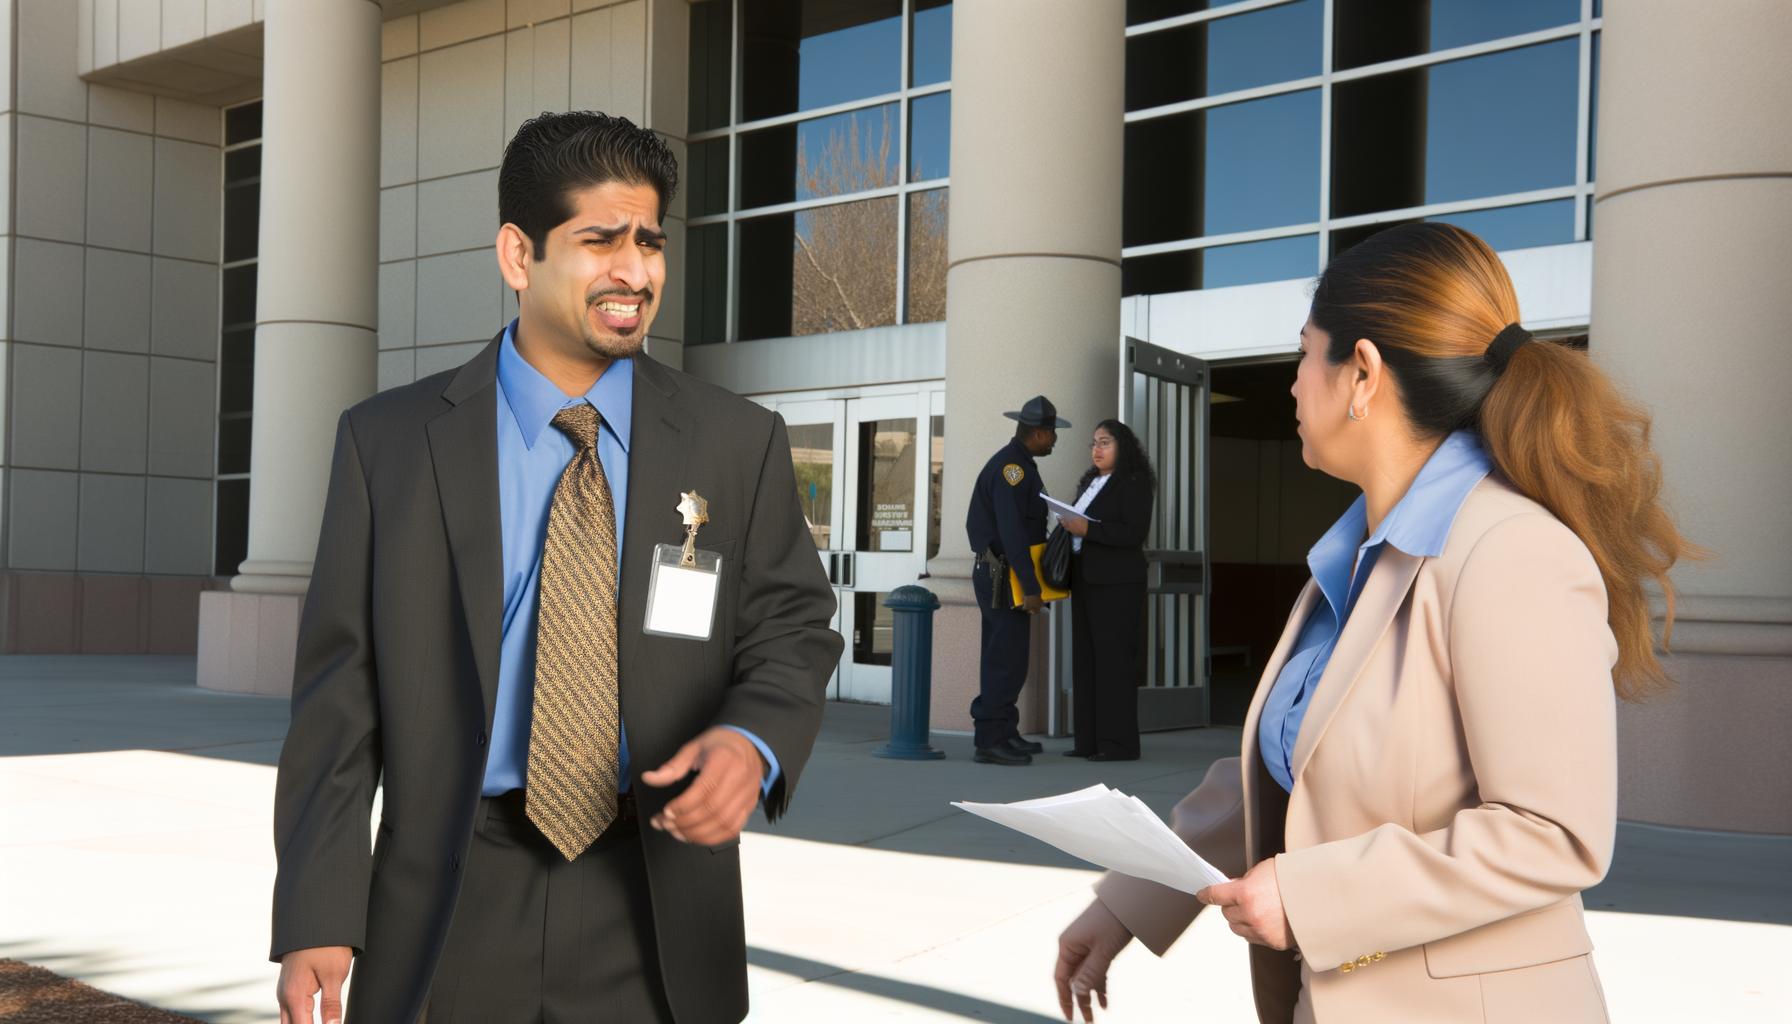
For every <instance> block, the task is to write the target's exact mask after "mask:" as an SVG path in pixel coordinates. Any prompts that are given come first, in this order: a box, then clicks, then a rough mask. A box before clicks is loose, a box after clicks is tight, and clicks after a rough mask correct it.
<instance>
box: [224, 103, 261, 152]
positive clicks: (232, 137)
mask: <svg viewBox="0 0 1792 1024" xmlns="http://www.w3.org/2000/svg"><path fill="white" fill-rule="evenodd" d="M259 138H261V103H260V101H257V102H255V103H245V104H243V105H242V106H240V107H231V108H230V109H229V110H226V111H225V112H224V144H225V145H226V146H231V145H235V144H236V143H239V142H249V141H251V140H253V139H259Z"/></svg>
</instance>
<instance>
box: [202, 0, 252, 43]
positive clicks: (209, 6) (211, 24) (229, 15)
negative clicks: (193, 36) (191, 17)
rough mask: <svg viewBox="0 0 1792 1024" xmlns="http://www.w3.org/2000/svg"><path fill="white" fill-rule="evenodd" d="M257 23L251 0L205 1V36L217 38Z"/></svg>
mask: <svg viewBox="0 0 1792 1024" xmlns="http://www.w3.org/2000/svg"><path fill="white" fill-rule="evenodd" d="M254 22H255V5H254V4H253V3H251V2H250V0H205V34H206V35H208V36H215V35H218V34H219V33H222V32H229V31H230V30H231V29H236V28H242V27H244V26H246V25H250V24H253V23H254Z"/></svg>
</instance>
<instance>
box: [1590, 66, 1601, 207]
mask: <svg viewBox="0 0 1792 1024" xmlns="http://www.w3.org/2000/svg"><path fill="white" fill-rule="evenodd" d="M1600 35H1601V33H1599V32H1595V33H1593V67H1592V69H1591V70H1592V73H1593V77H1592V86H1593V87H1592V90H1591V91H1590V92H1589V93H1588V95H1587V180H1588V181H1596V180H1597V179H1596V178H1594V176H1593V168H1594V166H1595V165H1596V163H1597V158H1598V156H1599V37H1600Z"/></svg>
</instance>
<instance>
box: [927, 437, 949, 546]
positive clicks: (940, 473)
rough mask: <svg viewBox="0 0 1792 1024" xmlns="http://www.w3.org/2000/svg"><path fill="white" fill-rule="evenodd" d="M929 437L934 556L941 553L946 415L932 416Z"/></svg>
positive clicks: (930, 529)
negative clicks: (941, 502)
mask: <svg viewBox="0 0 1792 1024" xmlns="http://www.w3.org/2000/svg"><path fill="white" fill-rule="evenodd" d="M929 437H930V438H931V440H932V446H931V460H932V461H931V464H930V467H931V468H930V470H929V472H928V485H927V487H928V491H929V492H930V496H929V498H928V500H927V508H928V515H927V557H928V558H933V557H935V556H937V555H938V554H939V553H940V500H941V498H942V496H943V494H944V489H945V487H944V482H945V478H946V417H944V416H934V417H931V418H930V422H929Z"/></svg>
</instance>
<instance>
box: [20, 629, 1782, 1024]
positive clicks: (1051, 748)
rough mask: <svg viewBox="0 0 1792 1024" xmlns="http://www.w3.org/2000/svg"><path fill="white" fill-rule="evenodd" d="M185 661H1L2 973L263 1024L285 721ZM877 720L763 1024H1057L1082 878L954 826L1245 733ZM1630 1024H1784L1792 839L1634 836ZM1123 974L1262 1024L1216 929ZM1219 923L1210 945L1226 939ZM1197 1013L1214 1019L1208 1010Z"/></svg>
mask: <svg viewBox="0 0 1792 1024" xmlns="http://www.w3.org/2000/svg"><path fill="white" fill-rule="evenodd" d="M193 671H194V669H193V661H192V659H190V658H106V657H82V658H72V657H71V658H32V657H11V658H0V958H13V959H18V960H24V961H28V962H31V963H35V964H39V965H42V966H44V967H48V968H51V969H53V970H55V971H58V972H60V973H62V974H65V975H69V976H72V977H75V978H78V979H80V980H82V981H85V982H87V983H89V984H92V985H95V986H97V987H99V988H102V989H106V990H109V991H113V992H117V993H120V994H123V995H127V996H130V997H131V998H134V999H140V1000H143V1001H145V1002H148V1003H151V1004H153V1005H156V1006H161V1007H165V1008H168V1009H171V1010H177V1011H180V1012H183V1013H188V1014H191V1015H193V1016H196V1017H199V1018H202V1019H204V1020H209V1021H215V1022H219V1024H239V1022H241V1024H246V1022H251V1021H255V1022H260V1021H272V1020H274V1019H276V1014H275V1013H274V1012H273V1011H272V1006H273V1002H272V993H273V987H274V977H275V968H274V967H273V966H272V965H270V964H267V963H265V962H264V957H265V951H266V947H267V921H268V894H269V889H270V885H271V882H272V877H273V851H272V843H271V839H270V835H271V827H272V826H271V814H272V793H273V776H274V772H273V768H272V765H273V763H274V760H275V758H276V756H277V754H278V751H279V746H280V738H281V736H282V734H283V733H284V731H285V725H286V703H285V701H283V700H277V699H270V698H260V697H243V696H233V695H225V694H214V693H207V692H204V691H201V690H199V689H198V688H197V687H195V686H194V685H193V684H192V679H193ZM887 714H888V712H887V709H883V708H874V707H864V706H855V705H833V706H831V707H830V708H829V712H828V717H827V722H826V725H825V727H824V729H823V733H822V737H821V740H820V742H819V743H818V745H817V747H816V751H815V755H814V757H813V758H812V759H811V762H810V765H809V768H808V770H807V772H806V773H805V775H804V777H803V780H802V785H801V787H800V789H799V791H798V793H797V798H796V803H795V805H794V807H793V809H792V812H791V814H790V815H789V817H788V819H787V821H786V822H785V823H782V824H780V825H779V826H778V827H777V828H776V829H768V828H766V827H765V826H764V825H763V824H757V825H755V826H754V831H753V832H752V833H751V834H749V835H748V836H747V837H746V838H745V841H744V842H743V844H742V862H743V865H744V870H745V873H746V889H747V897H746V898H747V907H746V910H747V938H748V942H749V944H750V949H749V951H748V962H749V983H750V986H751V989H752V995H753V1006H754V1012H753V1016H752V1017H751V1018H750V1019H751V1020H752V1021H754V1022H756V1024H760V1022H763V1024H772V1022H776V1024H805V1022H816V1024H821V1022H827V1024H836V1022H840V1021H853V1022H855V1024H857V1022H861V1021H920V1022H948V1021H957V1022H962V1021H966V1020H983V1021H1005V1022H1016V1024H1019V1022H1043V1021H1047V1020H1052V1019H1056V1017H1055V999H1054V997H1053V995H1052V993H1051V985H1050V969H1051V964H1052V958H1053V956H1054V954H1055V950H1056V936H1057V933H1058V931H1059V930H1060V929H1061V928H1062V927H1063V926H1064V925H1065V923H1067V922H1068V921H1069V920H1070V919H1071V918H1072V917H1074V916H1075V914H1076V913H1077V912H1078V911H1079V910H1080V909H1081V908H1082V906H1083V905H1084V903H1085V901H1086V900H1087V899H1088V886H1089V884H1090V882H1091V881H1092V880H1093V878H1094V877H1095V876H1094V873H1093V872H1092V871H1090V870H1089V869H1088V867H1087V866H1086V865H1083V864H1080V863H1078V862H1076V861H1072V860H1070V859H1069V858H1066V857H1063V856H1061V855H1059V854H1057V853H1056V852H1055V851H1053V850H1051V849H1049V848H1047V847H1045V846H1043V845H1041V844H1038V843H1034V842H1032V841H1031V840H1028V839H1026V838H1024V837H1021V836H1019V835H1017V834H1014V833H1010V832H1008V831H1007V830H1005V829H1001V828H998V827H997V826H994V825H991V824H989V823H987V822H983V821H981V820H978V819H974V818H972V817H971V816H969V815H965V814H962V813H960V812H958V811H956V810H954V809H952V808H951V807H949V806H947V801H948V800H953V799H971V800H1016V799H1022V798H1025V797H1033V796H1043V795H1047V794H1052V793H1060V792H1064V791H1067V790H1071V789H1076V788H1080V787H1082V786H1086V785H1089V784H1091V783H1094V782H1098V781H1099V782H1106V783H1108V784H1110V785H1112V786H1115V787H1116V788H1119V789H1121V790H1124V791H1126V792H1129V793H1136V794H1137V795H1138V796H1139V797H1140V798H1141V799H1143V800H1145V801H1146V802H1147V803H1149V804H1151V805H1152V806H1153V807H1155V808H1157V809H1158V810H1159V811H1160V812H1167V811H1168V809H1169V807H1170V806H1171V805H1172V804H1174V803H1175V801H1176V800H1177V799H1178V798H1179V797H1180V796H1181V795H1182V793H1184V792H1186V790H1187V789H1188V788H1189V787H1190V786H1192V785H1193V784H1194V783H1195V782H1196V781H1197V780H1198V779H1199V777H1200V774H1201V772H1202V771H1204V770H1205V768H1206V766H1207V764H1208V763H1209V762H1210V761H1212V760H1213V759H1214V758H1216V757H1220V756H1224V755H1225V754H1226V753H1228V752H1229V751H1231V750H1235V749H1236V747H1237V741H1238V734H1237V731H1236V730H1226V729H1214V730H1195V731H1188V732H1180V733H1168V734H1159V735H1152V736H1147V737H1146V738H1145V757H1144V759H1143V760H1140V761H1138V762H1134V763H1127V764H1107V765H1091V764H1088V763H1086V762H1083V761H1078V760H1074V759H1068V758H1061V757H1058V756H1057V753H1056V752H1057V751H1058V750H1061V749H1064V747H1065V746H1066V745H1067V744H1066V742H1065V741H1048V742H1047V747H1048V750H1047V753H1046V755H1045V756H1044V757H1042V758H1040V759H1039V760H1038V762H1037V763H1036V764H1035V765H1034V766H1033V767H1031V768H1024V769H1004V768H997V767H993V766H987V765H977V764H973V763H972V762H971V761H970V758H969V754H970V749H969V746H970V744H969V740H968V738H967V737H962V736H950V735H946V736H936V737H935V743H936V744H937V745H939V746H941V747H942V748H943V749H945V750H946V751H947V753H948V754H949V755H950V756H949V757H948V758H947V759H946V760H944V761H934V762H892V761H886V760H881V759H878V758H873V757H871V756H870V752H871V750H872V749H874V748H875V747H876V746H877V745H878V743H880V742H881V741H882V739H883V738H884V728H885V724H886V721H887ZM1587 904H1588V907H1589V908H1591V909H1592V911H1593V913H1592V914H1591V915H1590V926H1591V928H1592V931H1593V936H1594V941H1595V942H1596V943H1597V945H1598V954H1597V956H1598V964H1599V969H1600V973H1601V975H1602V977H1603V978H1604V980H1605V986H1606V992H1607V996H1608V999H1609V1001H1610V1003H1611V1010H1612V1016H1613V1019H1614V1020H1616V1021H1623V1022H1663V1024H1666V1022H1676V1024H1678V1022H1684V1021H1723V1022H1726V1024H1731V1022H1747V1021H1784V1020H1789V1019H1792V980H1788V972H1787V971H1786V970H1785V965H1786V963H1787V962H1789V961H1792V838H1778V837H1751V836H1738V835H1724V834H1713V833H1697V832H1684V831H1678V830H1670V829H1659V828H1651V827H1647V826H1637V825H1626V826H1623V827H1622V828H1621V830H1620V835H1619V840H1618V855H1617V858H1616V863H1615V865H1614V868H1613V872H1612V877H1611V878H1610V879H1609V880H1608V881H1607V882H1606V883H1605V884H1603V885H1601V886H1600V887H1598V888H1597V889H1594V890H1591V891H1590V892H1589V893H1588V894H1587ZM1209 917H1211V915H1203V920H1201V921H1200V922H1199V923H1198V924H1197V925H1196V927H1195V928H1194V930H1193V931H1192V932H1191V933H1190V934H1189V935H1188V936H1186V937H1184V939H1183V940H1182V941H1181V942H1179V943H1178V944H1177V945H1176V946H1175V948H1173V949H1172V950H1171V952H1170V954H1169V956H1168V957H1166V958H1165V959H1164V960H1162V961H1159V960H1157V959H1156V958H1154V957H1152V956H1151V955H1150V954H1148V953H1146V952H1144V951H1143V950H1141V949H1139V948H1137V947H1134V948H1133V949H1132V950H1130V951H1128V952H1127V953H1125V954H1123V955H1122V956H1121V957H1120V959H1119V960H1118V961H1117V963H1116V965H1115V968H1114V972H1113V975H1112V981H1111V986H1112V993H1113V1000H1112V1010H1111V1012H1110V1013H1109V1014H1106V1015H1104V1016H1103V1019H1104V1020H1111V1021H1114V1022H1117V1024H1125V1022H1140V1024H1143V1022H1152V1024H1156V1022H1163V1021H1169V1020H1201V1021H1206V1022H1231V1021H1239V1022H1246V1021H1250V1020H1251V1019H1252V1018H1251V1011H1250V1002H1249V994H1248V990H1247V983H1246V981H1245V977H1244V965H1245V952H1244V946H1243V945H1242V943H1240V942H1239V941H1238V940H1236V939H1235V938H1233V937H1232V936H1231V935H1230V934H1229V933H1228V932H1226V930H1225V928H1224V923H1223V922H1221V921H1219V919H1218V918H1217V917H1213V918H1212V919H1211V920H1209V919H1208V918H1209ZM1216 922H1217V923H1216ZM1195 991H1199V992H1200V996H1199V1000H1198V1001H1196V998H1195V997H1194V996H1193V995H1192V994H1191V993H1193V992H1195Z"/></svg>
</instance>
